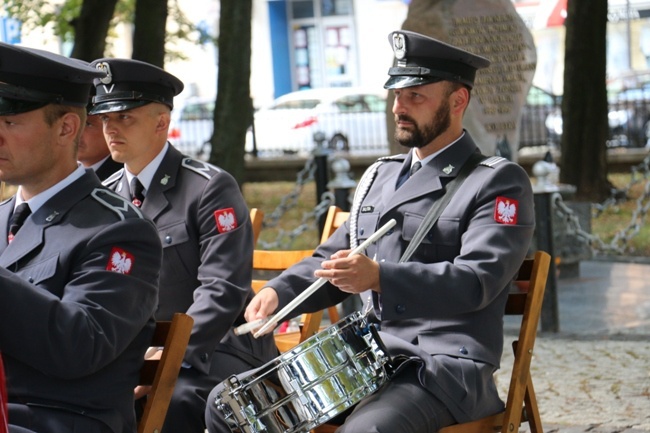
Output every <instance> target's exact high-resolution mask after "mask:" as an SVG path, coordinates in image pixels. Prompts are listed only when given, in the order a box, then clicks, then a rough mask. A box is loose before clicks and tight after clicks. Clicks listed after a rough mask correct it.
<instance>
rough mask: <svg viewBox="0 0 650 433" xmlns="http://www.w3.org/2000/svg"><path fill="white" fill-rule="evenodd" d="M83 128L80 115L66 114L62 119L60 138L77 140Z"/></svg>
mask: <svg viewBox="0 0 650 433" xmlns="http://www.w3.org/2000/svg"><path fill="white" fill-rule="evenodd" d="M82 126H83V125H82V124H81V118H80V117H79V115H78V114H76V113H73V112H68V113H65V114H64V115H63V116H62V117H61V129H60V132H59V136H60V137H61V138H65V139H69V140H71V141H73V140H75V139H76V138H77V135H78V134H79V132H80V130H81V127H82Z"/></svg>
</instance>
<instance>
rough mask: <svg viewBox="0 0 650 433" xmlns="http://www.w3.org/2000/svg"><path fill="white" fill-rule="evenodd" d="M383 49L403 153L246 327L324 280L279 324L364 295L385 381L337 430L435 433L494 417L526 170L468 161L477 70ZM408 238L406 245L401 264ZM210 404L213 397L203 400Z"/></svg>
mask: <svg viewBox="0 0 650 433" xmlns="http://www.w3.org/2000/svg"><path fill="white" fill-rule="evenodd" d="M389 41H390V42H391V44H392V46H393V50H394V52H395V57H396V59H397V65H396V66H395V67H392V68H390V69H389V72H388V74H389V75H390V77H389V79H388V81H387V82H386V84H385V86H384V87H386V88H387V89H393V91H394V95H395V102H394V105H393V113H394V115H395V122H396V132H395V139H396V141H397V142H398V143H400V144H401V145H404V146H406V147H409V148H411V150H410V152H409V153H408V154H404V155H396V156H392V157H388V158H381V159H380V160H379V161H378V163H377V164H375V165H373V166H372V167H371V168H369V169H368V171H367V172H366V174H365V175H364V179H362V180H361V181H360V183H359V187H358V189H357V192H356V195H355V202H354V205H353V209H352V212H351V216H350V220H349V221H348V222H347V223H346V224H344V225H343V226H341V227H340V228H339V229H338V230H337V231H336V232H335V233H334V234H333V235H332V237H330V238H329V240H328V241H327V242H325V243H323V244H322V245H320V246H319V247H318V248H317V250H316V251H315V253H314V255H313V257H311V258H308V259H306V260H304V261H302V262H300V263H298V264H296V265H295V266H293V267H291V268H290V269H289V270H287V271H286V272H284V273H283V274H282V275H280V276H279V277H277V278H275V279H273V280H271V281H270V282H269V283H268V287H266V288H264V289H263V290H262V291H260V292H259V294H258V295H257V296H255V298H253V300H252V302H251V303H250V304H249V305H248V307H247V310H246V319H247V320H248V321H253V320H257V319H260V318H264V317H267V316H271V315H272V314H274V313H275V312H277V311H278V310H279V309H280V308H282V307H284V306H285V305H287V304H288V303H289V302H290V301H291V300H292V299H293V298H295V297H296V295H298V294H299V293H300V292H301V291H303V290H305V289H306V288H307V287H308V286H309V285H310V284H311V283H312V282H313V281H314V279H315V278H320V277H323V278H326V279H327V280H328V283H327V284H325V285H324V286H323V287H322V288H321V289H319V290H318V291H317V292H316V293H315V294H314V295H312V296H311V297H309V298H308V299H307V300H306V301H305V302H303V303H302V304H301V305H300V306H299V307H298V308H296V310H295V311H294V312H292V315H296V314H298V313H302V312H310V311H317V310H320V309H323V308H325V307H327V306H330V305H335V304H337V303H338V302H340V301H342V300H343V299H344V298H346V297H347V296H350V295H354V294H363V296H364V298H365V300H366V303H365V305H366V306H367V308H368V310H369V312H371V313H372V316H374V317H376V320H377V323H378V327H379V328H380V331H381V332H380V336H381V339H382V340H383V343H384V344H385V347H386V348H387V351H388V354H389V355H390V357H391V358H392V360H393V364H394V365H393V366H394V367H395V372H394V373H393V374H392V375H391V377H390V380H389V381H388V382H387V383H386V384H385V385H384V386H383V387H382V388H380V389H379V390H378V391H377V392H375V393H374V394H372V395H370V396H367V397H366V398H364V399H363V400H362V401H361V402H360V403H359V404H358V405H356V407H354V409H353V410H352V411H351V413H350V414H349V415H347V418H345V420H344V423H343V425H341V426H340V427H339V429H338V430H337V432H340V433H342V432H355V433H359V432H391V433H418V432H435V431H437V430H439V429H440V428H442V427H444V426H447V425H451V424H454V423H459V422H467V421H470V420H473V419H477V418H480V417H484V416H488V415H491V414H494V413H497V412H499V411H501V410H503V407H504V406H503V402H502V401H501V400H500V398H499V396H498V393H497V389H496V386H495V383H494V380H493V373H494V372H495V371H496V369H497V368H498V367H499V362H500V359H501V352H502V349H503V311H504V305H505V302H506V298H507V294H508V287H509V283H510V281H511V280H512V278H513V276H514V275H515V274H516V272H517V269H518V267H519V265H520V264H521V262H522V261H523V259H524V257H525V255H526V253H527V251H528V247H529V243H530V240H531V238H532V235H533V229H534V210H533V194H532V190H531V184H530V180H529V178H528V176H527V174H526V173H525V172H524V170H523V169H522V168H521V167H520V166H519V165H517V164H514V163H511V162H508V161H507V160H505V159H502V158H498V157H491V158H487V157H483V158H481V157H480V155H477V154H478V153H479V150H478V148H477V146H476V145H475V143H474V141H473V140H472V138H471V137H470V136H469V134H468V132H467V131H465V130H464V129H463V126H462V119H463V114H464V113H465V110H466V108H467V106H468V104H469V101H470V91H471V89H472V86H473V83H474V77H475V74H476V71H477V69H480V68H484V67H487V66H488V65H489V61H488V60H487V59H484V58H482V57H479V56H476V55H473V54H471V53H468V52H466V51H463V50H460V49H457V48H455V47H452V46H449V45H447V44H444V43H442V42H439V41H437V40H434V39H431V38H428V37H425V36H423V35H420V34H416V33H412V32H407V31H396V32H393V33H391V35H390V36H389ZM468 161H469V162H468ZM466 163H467V164H470V165H469V166H466V167H470V168H472V170H470V172H469V174H468V175H467V178H466V179H465V181H464V182H463V183H462V184H461V185H460V186H459V187H458V190H457V191H456V192H455V193H453V196H452V198H451V200H450V201H449V203H448V204H447V205H446V207H445V208H444V210H443V211H442V213H441V214H440V216H439V218H438V219H437V221H436V222H435V224H434V225H433V227H432V228H430V229H429V230H427V231H426V232H424V236H423V237H421V238H420V239H418V238H417V236H416V231H418V227H419V226H420V224H421V223H422V222H423V220H425V219H426V218H425V215H427V213H428V212H429V210H430V209H431V208H432V206H434V205H435V203H436V202H439V201H440V198H441V197H442V196H443V195H444V194H445V192H446V190H449V189H453V188H452V185H454V184H456V183H457V181H454V179H455V178H457V177H458V176H459V173H461V171H462V172H463V175H464V174H465V173H466V171H465V170H467V168H465V169H462V167H463V166H464V165H466ZM418 166H421V168H419V167H418ZM418 168H419V169H418ZM461 177H462V176H461ZM411 178H412V179H411ZM452 181H453V183H452V184H451V185H450V182H452ZM448 194H452V193H451V192H449V193H448ZM390 219H395V220H396V221H397V225H396V226H395V228H394V229H393V230H391V231H389V232H388V233H387V234H386V235H385V236H383V237H382V238H381V239H379V240H378V241H377V242H376V243H375V244H373V245H371V246H370V247H368V248H367V249H366V251H365V254H357V255H354V256H349V257H348V255H349V252H350V246H353V247H355V246H356V245H357V244H359V243H361V242H362V241H364V240H365V239H367V238H368V237H369V236H370V235H372V234H373V233H374V232H375V231H376V230H377V229H378V228H379V227H381V226H383V225H384V224H385V223H386V222H387V221H389V220H390ZM414 238H415V239H414ZM411 242H413V243H415V245H412V247H413V246H417V248H415V250H414V252H413V254H412V255H411V256H410V257H409V258H408V260H406V261H404V262H403V263H400V259H401V258H402V255H403V253H404V252H405V251H406V250H407V247H408V246H409V243H411ZM412 247H411V248H412ZM222 385H223V384H222ZM218 395H219V388H218V387H217V388H216V389H215V390H213V392H212V394H211V396H210V398H209V399H208V401H209V402H214V401H215V398H216V397H217V396H218ZM206 420H207V425H208V429H209V431H210V432H211V433H215V432H224V431H228V427H227V426H226V425H225V423H224V421H223V415H222V414H221V410H220V409H219V408H218V407H217V406H216V405H215V404H211V405H208V411H207V413H206Z"/></svg>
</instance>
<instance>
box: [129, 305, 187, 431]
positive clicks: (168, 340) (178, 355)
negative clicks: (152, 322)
mask: <svg viewBox="0 0 650 433" xmlns="http://www.w3.org/2000/svg"><path fill="white" fill-rule="evenodd" d="M193 325H194V320H193V319H192V317H190V316H189V315H187V314H184V313H176V314H174V317H173V318H172V320H171V322H156V329H155V331H154V334H153V338H152V341H151V346H152V347H162V348H163V350H162V354H161V356H160V359H147V360H145V361H144V364H143V365H142V368H141V369H140V383H139V385H150V386H151V392H150V393H149V395H148V396H147V403H146V405H145V407H144V412H143V414H142V418H141V419H140V422H139V423H138V433H159V432H160V431H162V426H163V423H164V422H165V416H166V415H167V409H168V408H169V402H170V401H171V398H172V393H173V392H174V386H175V385H176V379H177V378H178V372H179V371H180V369H181V364H182V363H183V357H184V356H185V350H186V349H187V343H188V342H189V341H190V334H191V332H192V326H193Z"/></svg>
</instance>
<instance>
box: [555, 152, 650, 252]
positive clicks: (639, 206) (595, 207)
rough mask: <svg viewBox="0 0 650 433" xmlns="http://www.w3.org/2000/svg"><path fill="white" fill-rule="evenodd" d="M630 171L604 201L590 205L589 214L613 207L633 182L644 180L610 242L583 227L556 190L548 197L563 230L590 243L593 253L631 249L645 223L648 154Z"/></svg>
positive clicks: (595, 215)
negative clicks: (629, 213) (629, 214)
mask: <svg viewBox="0 0 650 433" xmlns="http://www.w3.org/2000/svg"><path fill="white" fill-rule="evenodd" d="M631 172H632V176H631V179H630V182H629V183H628V185H626V186H625V187H624V188H622V189H620V190H616V191H612V196H611V197H609V198H607V199H606V200H605V201H603V203H600V204H598V203H597V204H592V206H591V209H592V215H591V217H592V218H598V217H599V216H602V215H603V213H604V212H605V211H606V210H607V209H609V208H614V207H615V206H617V205H618V204H619V203H621V202H622V201H625V200H627V197H628V194H629V192H630V191H631V189H632V187H633V186H635V185H637V184H640V183H643V193H642V194H641V195H640V196H639V198H637V200H636V209H635V210H634V211H633V212H632V217H631V219H630V223H629V225H628V226H627V227H624V228H622V229H621V230H619V231H618V232H616V234H615V235H614V237H613V238H612V240H611V241H610V242H609V243H606V242H605V241H603V240H602V239H601V238H600V236H598V235H595V234H592V233H588V232H587V231H585V230H583V229H582V227H581V225H580V221H579V219H578V216H577V215H576V213H575V212H574V211H573V210H572V209H571V208H570V207H569V206H568V205H567V204H566V203H564V201H563V200H562V196H561V195H560V194H559V193H555V194H553V196H552V197H551V200H552V204H553V208H554V211H555V213H556V216H557V217H558V218H560V219H561V220H562V221H563V222H564V227H565V231H566V232H565V234H566V235H567V236H572V237H574V238H575V239H577V240H578V241H579V242H582V243H584V244H585V245H587V246H589V247H590V248H591V251H592V253H593V254H594V255H598V254H619V255H623V254H626V253H629V252H631V250H632V247H631V246H630V245H629V241H630V240H631V239H632V238H633V237H634V236H636V235H637V234H638V233H639V231H640V229H641V227H643V225H644V223H645V220H646V216H647V214H648V209H650V155H648V156H646V157H645V158H644V160H643V161H642V162H641V163H640V164H638V165H636V166H634V167H632V169H631Z"/></svg>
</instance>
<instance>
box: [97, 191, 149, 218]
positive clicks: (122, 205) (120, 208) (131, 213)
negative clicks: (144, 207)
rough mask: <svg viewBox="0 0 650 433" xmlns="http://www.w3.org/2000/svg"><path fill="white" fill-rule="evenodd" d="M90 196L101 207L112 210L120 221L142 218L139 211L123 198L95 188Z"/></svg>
mask: <svg viewBox="0 0 650 433" xmlns="http://www.w3.org/2000/svg"><path fill="white" fill-rule="evenodd" d="M90 196H91V197H92V198H94V199H95V200H97V201H98V202H99V203H100V204H101V205H103V206H105V207H106V208H108V209H110V210H112V211H113V212H115V213H116V214H117V216H118V217H119V218H120V219H121V220H125V219H127V218H144V217H143V215H142V212H141V211H140V209H138V208H137V207H136V206H134V205H133V204H132V203H131V202H130V201H128V200H126V199H125V198H124V197H122V196H120V195H118V194H116V193H114V192H113V191H111V190H108V189H104V188H95V189H94V190H93V192H92V193H90Z"/></svg>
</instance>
